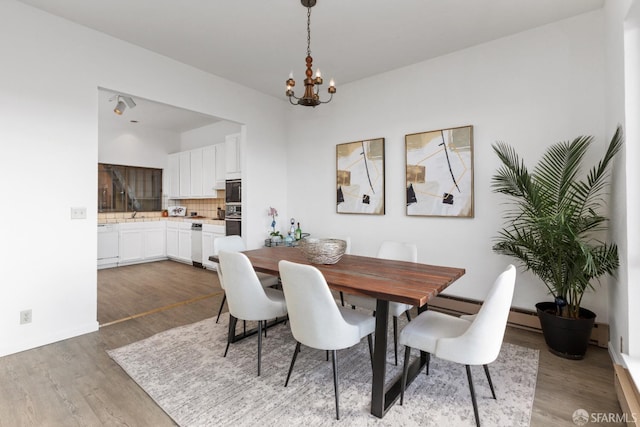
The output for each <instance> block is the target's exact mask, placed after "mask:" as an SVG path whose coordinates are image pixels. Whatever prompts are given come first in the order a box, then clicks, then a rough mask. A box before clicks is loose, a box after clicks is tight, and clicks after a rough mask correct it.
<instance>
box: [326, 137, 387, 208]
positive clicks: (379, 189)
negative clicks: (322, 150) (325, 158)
mask: <svg viewBox="0 0 640 427" xmlns="http://www.w3.org/2000/svg"><path fill="white" fill-rule="evenodd" d="M384 153H385V144H384V138H375V139H367V140H362V141H355V142H347V143H344V144H337V145H336V212H337V213H344V214H369V215H384V213H385V164H384V162H385V154H384Z"/></svg>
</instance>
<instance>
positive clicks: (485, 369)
mask: <svg viewBox="0 0 640 427" xmlns="http://www.w3.org/2000/svg"><path fill="white" fill-rule="evenodd" d="M482 366H483V367H484V373H485V374H486V375H487V381H489V387H490V388H491V394H492V395H493V398H494V399H495V398H496V392H495V390H494V389H493V382H492V381H491V375H489V366H487V365H482Z"/></svg>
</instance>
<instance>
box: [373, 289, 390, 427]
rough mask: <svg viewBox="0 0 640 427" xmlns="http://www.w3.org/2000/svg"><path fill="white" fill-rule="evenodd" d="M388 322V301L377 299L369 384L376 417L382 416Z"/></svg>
mask: <svg viewBox="0 0 640 427" xmlns="http://www.w3.org/2000/svg"><path fill="white" fill-rule="evenodd" d="M388 323H389V301H386V300H381V299H379V300H378V301H377V303H376V331H375V335H376V340H375V343H374V347H373V380H372V386H371V413H372V414H373V415H375V416H376V417H378V418H382V417H383V416H384V413H385V412H386V410H385V390H384V389H385V377H386V374H387V326H388Z"/></svg>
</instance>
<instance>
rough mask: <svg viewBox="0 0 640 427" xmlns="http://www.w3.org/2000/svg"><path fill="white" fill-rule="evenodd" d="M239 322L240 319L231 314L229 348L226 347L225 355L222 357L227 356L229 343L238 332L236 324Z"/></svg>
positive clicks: (228, 335) (228, 343)
mask: <svg viewBox="0 0 640 427" xmlns="http://www.w3.org/2000/svg"><path fill="white" fill-rule="evenodd" d="M237 323H238V319H237V318H236V317H235V316H233V315H231V314H229V332H228V333H227V348H225V349H224V355H223V356H222V357H227V352H228V351H229V345H230V344H231V340H232V337H233V336H234V335H235V333H236V324H237Z"/></svg>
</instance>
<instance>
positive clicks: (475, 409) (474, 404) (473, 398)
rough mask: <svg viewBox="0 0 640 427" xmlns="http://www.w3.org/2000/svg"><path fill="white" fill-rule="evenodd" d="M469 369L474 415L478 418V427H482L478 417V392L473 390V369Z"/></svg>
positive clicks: (468, 376) (468, 367)
mask: <svg viewBox="0 0 640 427" xmlns="http://www.w3.org/2000/svg"><path fill="white" fill-rule="evenodd" d="M465 367H466V368H467V379H468V380H469V391H471V402H472V403H473V415H475V417H476V427H480V416H479V415H478V403H477V402H476V392H475V391H474V390H473V380H472V379H471V367H470V366H469V365H465Z"/></svg>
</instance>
